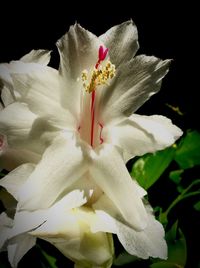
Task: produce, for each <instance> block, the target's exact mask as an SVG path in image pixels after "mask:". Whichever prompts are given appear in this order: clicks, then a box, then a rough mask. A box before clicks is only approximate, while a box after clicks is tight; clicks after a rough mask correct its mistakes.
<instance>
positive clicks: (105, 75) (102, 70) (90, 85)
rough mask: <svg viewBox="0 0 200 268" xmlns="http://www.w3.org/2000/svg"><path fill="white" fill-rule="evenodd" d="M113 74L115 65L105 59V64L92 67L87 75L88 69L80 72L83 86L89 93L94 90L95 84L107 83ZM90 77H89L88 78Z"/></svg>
mask: <svg viewBox="0 0 200 268" xmlns="http://www.w3.org/2000/svg"><path fill="white" fill-rule="evenodd" d="M114 76H115V65H114V64H112V63H111V62H110V61H107V63H106V65H105V66H102V65H99V66H98V69H97V68H94V69H93V71H92V72H91V73H90V74H89V75H88V71H87V70H84V71H83V72H82V74H81V79H82V82H83V87H84V88H85V90H86V91H87V92H89V93H91V92H92V91H94V90H95V89H96V87H97V86H100V85H105V84H108V80H110V79H112V78H113V77H114ZM88 77H90V79H89V78H88Z"/></svg>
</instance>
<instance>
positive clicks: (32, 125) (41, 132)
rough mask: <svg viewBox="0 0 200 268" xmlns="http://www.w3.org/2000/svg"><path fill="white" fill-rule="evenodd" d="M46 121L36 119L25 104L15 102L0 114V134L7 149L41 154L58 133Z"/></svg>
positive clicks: (56, 129) (46, 118) (55, 128)
mask: <svg viewBox="0 0 200 268" xmlns="http://www.w3.org/2000/svg"><path fill="white" fill-rule="evenodd" d="M48 119H49V117H44V118H43V117H40V118H37V116H36V115H35V114H34V113H32V112H31V111H30V110H29V108H28V107H27V105H26V104H24V103H19V102H15V103H12V104H11V105H9V106H7V107H6V108H5V109H3V110H2V111H1V112H0V133H2V134H4V135H5V136H6V138H7V143H8V147H9V148H12V149H14V148H19V149H22V150H31V151H33V152H34V153H37V154H41V153H43V151H44V149H46V147H47V146H48V145H49V144H50V142H51V141H52V139H53V138H54V137H55V136H56V135H57V132H56V131H58V128H57V127H54V126H51V124H50V122H49V120H48ZM20 158H21V157H20Z"/></svg>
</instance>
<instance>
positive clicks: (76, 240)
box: [0, 164, 113, 268]
mask: <svg viewBox="0 0 200 268" xmlns="http://www.w3.org/2000/svg"><path fill="white" fill-rule="evenodd" d="M33 168H34V165H32V164H24V165H22V166H20V167H18V168H17V170H16V172H10V174H9V175H7V176H6V177H5V178H4V179H3V180H2V185H3V186H4V187H5V188H6V189H7V191H8V192H9V193H11V194H12V195H13V196H14V197H15V198H16V200H17V198H18V196H17V189H18V188H19V187H20V185H21V184H22V183H23V181H24V180H25V179H26V177H27V176H26V175H27V174H26V173H30V172H31V171H32V169H33ZM16 173H18V175H19V174H20V175H21V177H20V176H17V174H16ZM14 177H15V179H16V180H13V179H14ZM13 181H14V182H15V183H14V184H13ZM85 203H86V198H85V197H84V193H83V191H82V192H81V191H79V190H75V191H72V192H70V193H69V194H67V195H65V196H64V197H63V198H62V199H61V200H59V201H58V202H56V203H55V204H54V205H53V206H52V207H50V208H48V209H43V210H36V211H34V212H30V211H21V212H18V211H17V212H16V214H15V216H14V219H13V220H12V219H11V218H9V217H8V216H7V215H6V213H2V214H1V215H0V231H1V236H0V248H2V246H3V248H2V250H6V249H7V250H8V259H9V262H10V264H11V265H12V267H17V264H18V262H19V261H20V259H21V258H22V257H23V256H24V255H25V254H26V253H27V252H28V251H29V249H31V248H32V247H33V246H34V245H35V243H36V238H37V237H39V238H41V239H44V240H46V241H48V242H50V243H52V244H53V245H54V246H55V247H57V248H58V249H59V250H60V251H61V252H62V253H63V254H64V255H65V256H66V257H68V258H70V259H71V260H73V261H74V262H75V263H76V264H77V265H79V266H80V267H105V268H107V267H110V266H111V264H112V258H113V242H112V237H111V235H109V234H106V233H105V232H96V233H92V232H91V226H92V224H94V222H95V220H96V215H95V213H94V211H92V210H91V209H90V208H84V207H81V206H82V205H84V204H85Z"/></svg>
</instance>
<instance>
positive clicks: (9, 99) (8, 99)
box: [1, 86, 15, 107]
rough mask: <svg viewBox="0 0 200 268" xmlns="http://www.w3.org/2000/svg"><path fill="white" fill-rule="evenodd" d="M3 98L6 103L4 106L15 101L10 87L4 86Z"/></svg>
mask: <svg viewBox="0 0 200 268" xmlns="http://www.w3.org/2000/svg"><path fill="white" fill-rule="evenodd" d="M1 100H2V102H3V104H4V107H6V106H8V105H9V104H11V103H13V102H14V101H15V98H14V96H13V94H12V92H11V90H10V89H9V88H7V87H6V86H4V87H3V88H2V90H1Z"/></svg>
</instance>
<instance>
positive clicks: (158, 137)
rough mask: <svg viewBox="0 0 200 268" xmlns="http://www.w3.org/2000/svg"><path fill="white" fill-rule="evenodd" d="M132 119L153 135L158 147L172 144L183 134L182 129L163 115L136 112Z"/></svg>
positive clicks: (161, 147)
mask: <svg viewBox="0 0 200 268" xmlns="http://www.w3.org/2000/svg"><path fill="white" fill-rule="evenodd" d="M131 120H132V121H133V122H136V124H138V125H139V126H140V127H141V128H143V129H145V130H146V131H147V132H148V133H149V134H150V135H152V136H153V138H154V139H155V142H156V144H157V146H158V149H163V148H165V147H167V146H170V145H172V144H173V143H174V142H175V141H176V140H177V139H178V138H179V137H180V136H181V135H182V134H183V132H182V130H181V129H180V128H178V127H177V126H175V125H173V124H172V121H171V120H170V119H169V118H167V117H164V116H161V115H152V116H140V115H136V114H134V115H132V116H131ZM159 146H160V148H159Z"/></svg>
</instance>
